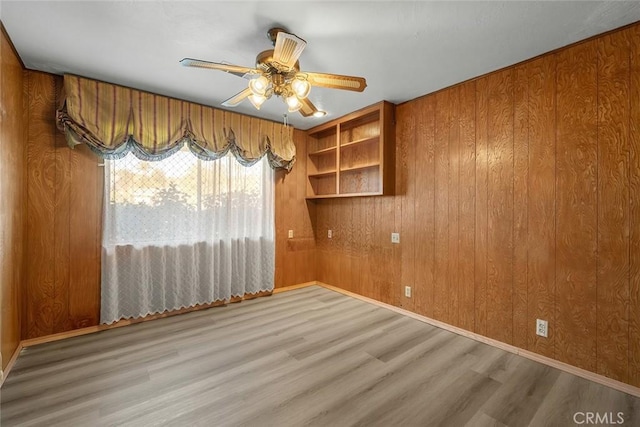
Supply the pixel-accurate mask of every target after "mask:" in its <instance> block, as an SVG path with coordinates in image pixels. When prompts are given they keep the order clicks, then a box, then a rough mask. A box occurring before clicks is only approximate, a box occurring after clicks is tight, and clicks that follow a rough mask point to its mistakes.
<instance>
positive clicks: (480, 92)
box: [473, 78, 489, 335]
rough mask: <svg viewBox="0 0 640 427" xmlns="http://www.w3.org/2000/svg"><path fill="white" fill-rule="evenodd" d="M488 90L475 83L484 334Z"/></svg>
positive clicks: (478, 298)
mask: <svg viewBox="0 0 640 427" xmlns="http://www.w3.org/2000/svg"><path fill="white" fill-rule="evenodd" d="M487 102H488V91H487V79H486V78H483V79H479V80H478V81H477V82H476V120H477V121H476V212H475V217H476V218H475V219H476V238H475V257H474V271H475V284H474V288H475V292H474V293H475V330H474V331H473V332H477V333H479V334H482V335H486V334H487V224H488V222H487V215H488V211H487V209H488V204H487V197H488V194H487V189H488V186H487V185H488V172H489V167H488V147H487V144H488V142H487V140H488V134H487V132H488V120H489V118H488V114H489V112H488V108H487Z"/></svg>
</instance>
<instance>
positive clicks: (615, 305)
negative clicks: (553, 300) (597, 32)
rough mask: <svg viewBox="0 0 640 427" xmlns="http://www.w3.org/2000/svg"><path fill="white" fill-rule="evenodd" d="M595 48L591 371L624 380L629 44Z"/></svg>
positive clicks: (603, 42) (614, 39) (605, 40)
mask: <svg viewBox="0 0 640 427" xmlns="http://www.w3.org/2000/svg"><path fill="white" fill-rule="evenodd" d="M627 34H628V33H627V32H626V31H623V32H618V33H614V34H610V35H606V36H604V37H601V38H599V39H598V40H597V44H598V277H597V280H598V282H597V286H598V289H597V307H598V314H597V316H598V317H597V320H598V321H597V343H596V345H597V372H598V373H600V374H603V375H606V376H608V377H611V378H614V379H616V380H618V381H623V382H624V381H627V380H628V376H629V365H628V360H629V359H628V355H629V313H628V304H629V40H628V39H627Z"/></svg>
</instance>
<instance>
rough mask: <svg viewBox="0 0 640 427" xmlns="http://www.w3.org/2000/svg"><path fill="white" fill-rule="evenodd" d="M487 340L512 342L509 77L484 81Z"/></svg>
mask: <svg viewBox="0 0 640 427" xmlns="http://www.w3.org/2000/svg"><path fill="white" fill-rule="evenodd" d="M487 84H488V88H489V99H488V107H487V108H488V117H489V118H490V120H489V123H488V125H487V127H488V141H489V143H488V164H489V166H488V167H489V173H488V197H487V205H488V212H489V213H488V227H487V229H488V233H487V297H488V298H489V301H490V302H491V303H490V304H487V336H489V337H491V338H495V339H497V340H500V341H503V342H506V343H509V344H511V343H512V340H513V296H512V294H513V288H512V287H513V73H512V72H511V70H505V71H502V72H499V73H495V74H492V75H490V76H489V77H488V82H487Z"/></svg>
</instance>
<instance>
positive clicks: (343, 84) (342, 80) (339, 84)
mask: <svg viewBox="0 0 640 427" xmlns="http://www.w3.org/2000/svg"><path fill="white" fill-rule="evenodd" d="M303 74H306V75H307V81H308V82H309V83H311V84H312V85H313V86H322V87H328V88H331V89H343V90H352V91H355V92H362V91H363V90H364V88H366V87H367V81H366V80H365V79H364V78H363V77H354V76H341V75H339V74H324V73H303Z"/></svg>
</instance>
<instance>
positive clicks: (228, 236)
mask: <svg viewBox="0 0 640 427" xmlns="http://www.w3.org/2000/svg"><path fill="white" fill-rule="evenodd" d="M104 170H105V204H104V206H105V209H104V219H103V248H102V308H101V323H107V324H108V323H112V322H115V321H117V320H119V319H123V318H135V317H142V316H145V315H148V314H152V313H161V312H164V311H167V310H175V309H180V308H184V307H191V306H194V305H197V304H205V303H211V302H214V301H220V300H228V299H230V298H231V297H241V296H243V295H245V294H255V293H258V292H261V291H271V290H273V280H274V268H275V261H274V259H275V240H274V225H273V224H274V218H273V215H274V199H273V197H274V196H273V194H274V188H273V182H274V179H273V170H272V169H271V168H270V167H269V165H268V161H267V158H266V157H264V158H263V159H262V160H260V161H258V162H257V163H255V164H254V165H253V166H251V167H244V166H242V165H240V164H239V163H238V162H237V161H235V159H234V158H233V157H232V156H231V154H228V155H226V156H225V157H223V158H221V159H219V160H216V161H202V160H200V159H198V158H197V157H195V156H193V155H192V154H191V153H190V152H189V150H188V149H187V148H186V147H184V148H182V149H181V150H180V151H179V152H177V153H175V154H173V155H172V156H170V157H168V158H167V159H165V160H161V161H158V162H145V161H142V160H139V159H138V158H137V157H135V156H133V155H132V154H129V155H127V156H126V157H124V158H122V159H119V160H107V161H105V169H104Z"/></svg>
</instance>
